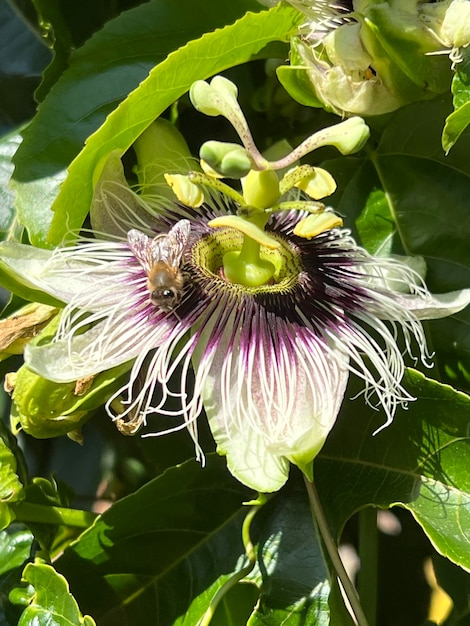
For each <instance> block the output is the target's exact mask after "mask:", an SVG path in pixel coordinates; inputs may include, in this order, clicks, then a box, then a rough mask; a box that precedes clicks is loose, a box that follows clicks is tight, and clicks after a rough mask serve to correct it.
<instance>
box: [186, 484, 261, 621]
mask: <svg viewBox="0 0 470 626" xmlns="http://www.w3.org/2000/svg"><path fill="white" fill-rule="evenodd" d="M265 502H266V500H265V499H264V496H260V498H259V499H258V500H257V501H256V502H255V504H253V506H251V508H250V510H249V511H248V513H247V515H246V517H245V519H244V521H243V526H242V541H243V545H244V546H245V553H246V556H247V558H248V564H247V565H245V567H243V568H242V569H241V570H240V571H238V572H235V574H233V575H232V576H230V578H229V579H228V580H226V581H225V583H224V584H223V585H222V587H221V588H220V589H219V590H218V591H217V593H216V594H215V595H214V597H213V598H212V600H211V603H210V606H209V608H208V609H207V611H206V612H205V613H204V615H203V616H202V617H201V619H200V620H199V622H198V623H197V626H208V625H209V624H210V622H211V620H212V618H213V617H214V613H215V610H216V608H217V606H218V605H219V603H220V601H221V600H222V598H223V597H224V596H225V595H226V594H227V592H228V591H229V590H230V589H231V588H232V587H234V586H235V585H236V584H237V583H238V582H240V580H242V578H245V576H247V575H248V574H249V573H250V572H251V571H252V569H253V568H254V566H255V564H256V550H255V548H254V546H253V543H252V541H251V536H250V529H251V523H252V521H253V518H254V517H255V515H256V513H257V512H258V511H259V510H260V508H261V507H262V506H264V504H265Z"/></svg>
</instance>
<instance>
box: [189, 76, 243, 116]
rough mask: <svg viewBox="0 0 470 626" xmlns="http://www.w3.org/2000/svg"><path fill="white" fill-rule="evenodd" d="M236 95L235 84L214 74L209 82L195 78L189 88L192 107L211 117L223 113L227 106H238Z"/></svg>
mask: <svg viewBox="0 0 470 626" xmlns="http://www.w3.org/2000/svg"><path fill="white" fill-rule="evenodd" d="M237 97H238V89H237V86H236V85H235V84H234V83H232V82H231V81H230V80H228V79H227V78H224V77H223V76H215V77H214V78H213V79H212V81H211V82H210V84H209V83H206V81H204V80H197V81H196V82H194V83H193V84H192V85H191V88H190V90H189V98H190V100H191V102H192V105H193V107H194V108H195V109H197V110H198V111H200V112H201V113H204V114H205V115H209V116H211V117H217V116H218V115H225V113H226V110H227V106H228V107H230V106H233V104H236V106H237V107H238V102H237Z"/></svg>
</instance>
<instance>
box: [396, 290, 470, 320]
mask: <svg viewBox="0 0 470 626" xmlns="http://www.w3.org/2000/svg"><path fill="white" fill-rule="evenodd" d="M395 300H397V301H398V302H399V304H401V306H403V307H404V308H405V309H408V310H409V311H412V312H413V313H414V315H415V316H416V317H417V318H418V319H421V320H434V319H439V318H441V317H447V316H448V315H453V314H454V313H458V312H459V311H461V310H462V309H464V308H465V307H466V306H467V305H468V304H470V289H462V290H460V291H451V292H449V293H443V294H438V295H436V294H432V295H431V294H430V295H429V297H427V298H423V297H422V296H414V295H406V294H403V295H402V294H400V295H397V296H396V297H395Z"/></svg>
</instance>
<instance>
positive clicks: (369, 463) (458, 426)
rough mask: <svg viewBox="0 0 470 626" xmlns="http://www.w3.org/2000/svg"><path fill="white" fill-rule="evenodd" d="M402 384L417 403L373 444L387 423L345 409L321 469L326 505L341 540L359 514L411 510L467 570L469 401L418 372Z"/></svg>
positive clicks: (359, 409) (353, 404) (353, 405)
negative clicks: (380, 509) (397, 507)
mask: <svg viewBox="0 0 470 626" xmlns="http://www.w3.org/2000/svg"><path fill="white" fill-rule="evenodd" d="M405 384H406V388H407V389H408V391H409V392H410V393H411V394H412V395H413V396H415V397H416V398H417V400H416V401H415V402H411V403H410V404H409V407H408V409H407V410H403V409H400V410H398V411H397V414H396V416H395V419H394V422H393V424H392V425H391V426H389V427H387V428H386V429H384V430H383V431H381V432H380V433H379V434H377V435H376V436H375V437H374V436H372V435H373V432H374V431H375V430H376V429H377V428H378V427H379V426H380V425H381V420H382V415H381V414H380V413H377V412H376V411H374V410H373V409H371V408H369V409H367V407H363V406H362V404H363V400H362V399H357V400H354V401H351V400H349V401H348V400H346V401H345V402H344V405H343V409H342V411H341V414H340V419H339V422H338V423H337V425H336V427H335V429H334V430H333V431H332V433H331V434H330V437H329V439H328V441H327V444H326V446H325V448H324V450H323V451H322V453H321V455H320V456H319V457H318V459H317V461H316V472H315V476H316V478H317V485H318V488H319V490H320V495H321V497H322V501H323V504H324V506H325V509H326V510H327V512H328V517H329V519H330V523H331V524H332V526H333V527H334V528H335V529H336V531H337V532H338V531H339V530H340V529H341V528H342V526H343V525H344V523H345V521H346V520H347V519H348V517H350V516H351V514H352V513H353V512H354V511H356V510H357V509H358V508H360V507H361V506H366V505H368V504H373V505H375V506H378V507H390V506H393V505H400V506H402V507H404V508H407V509H408V510H410V511H411V513H412V514H413V516H414V517H415V519H416V520H417V521H418V522H419V524H421V526H422V527H423V529H424V531H425V532H426V534H427V535H428V537H429V538H430V539H431V542H432V543H433V545H434V547H435V548H436V549H437V550H438V551H439V552H440V553H441V554H443V555H444V556H446V557H447V558H449V559H451V560H452V561H453V562H454V563H457V564H459V565H461V566H462V567H464V568H466V569H470V551H469V550H468V542H469V540H470V534H469V529H470V475H469V472H468V456H469V453H470V439H469V437H468V423H469V420H470V398H469V397H468V396H466V395H465V394H462V393H460V392H457V391H455V390H454V389H452V388H451V387H449V386H447V385H442V384H440V383H437V382H435V381H432V380H429V379H427V378H425V377H424V376H423V375H422V374H420V373H419V372H415V371H413V370H409V372H408V374H407V376H406V380H405ZM355 391H356V388H354V387H352V388H351V389H350V390H349V392H348V395H349V397H351V395H352V394H354V393H355Z"/></svg>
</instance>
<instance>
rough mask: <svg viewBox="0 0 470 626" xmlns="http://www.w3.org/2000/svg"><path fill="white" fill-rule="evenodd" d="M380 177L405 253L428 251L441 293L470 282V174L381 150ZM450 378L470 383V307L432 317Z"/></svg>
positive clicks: (435, 342) (434, 285)
mask: <svg viewBox="0 0 470 626" xmlns="http://www.w3.org/2000/svg"><path fill="white" fill-rule="evenodd" d="M375 163H376V165H377V169H378V172H379V177H380V179H381V183H382V185H383V190H384V192H385V193H386V196H387V199H388V202H389V205H390V209H391V212H392V214H393V216H394V220H395V223H396V225H397V233H398V235H399V238H400V242H401V245H402V246H403V249H404V252H405V254H411V255H417V256H422V257H424V260H425V261H426V264H427V269H428V271H427V276H426V282H427V284H428V286H429V288H430V289H431V291H433V292H435V293H442V292H446V291H452V290H455V289H460V288H464V287H467V286H468V285H469V284H470V258H469V254H468V240H469V238H470V214H469V212H468V198H469V194H470V175H469V174H466V173H463V172H459V171H457V170H455V169H454V168H452V167H449V166H446V165H444V164H441V163H438V162H434V161H432V160H430V159H424V158H418V157H408V156H405V155H384V156H379V157H378V158H377V159H376V161H375ZM428 326H429V329H430V337H431V345H432V347H433V349H434V350H435V351H436V353H437V355H438V363H439V366H440V368H441V370H442V372H443V373H446V374H447V376H448V378H447V380H449V381H451V382H453V383H454V384H458V385H461V386H464V388H469V386H470V377H469V376H468V372H470V333H469V326H470V309H469V308H468V307H467V309H466V310H464V311H461V312H460V313H458V314H456V315H454V316H452V318H449V319H444V320H437V321H433V322H429V323H428Z"/></svg>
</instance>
